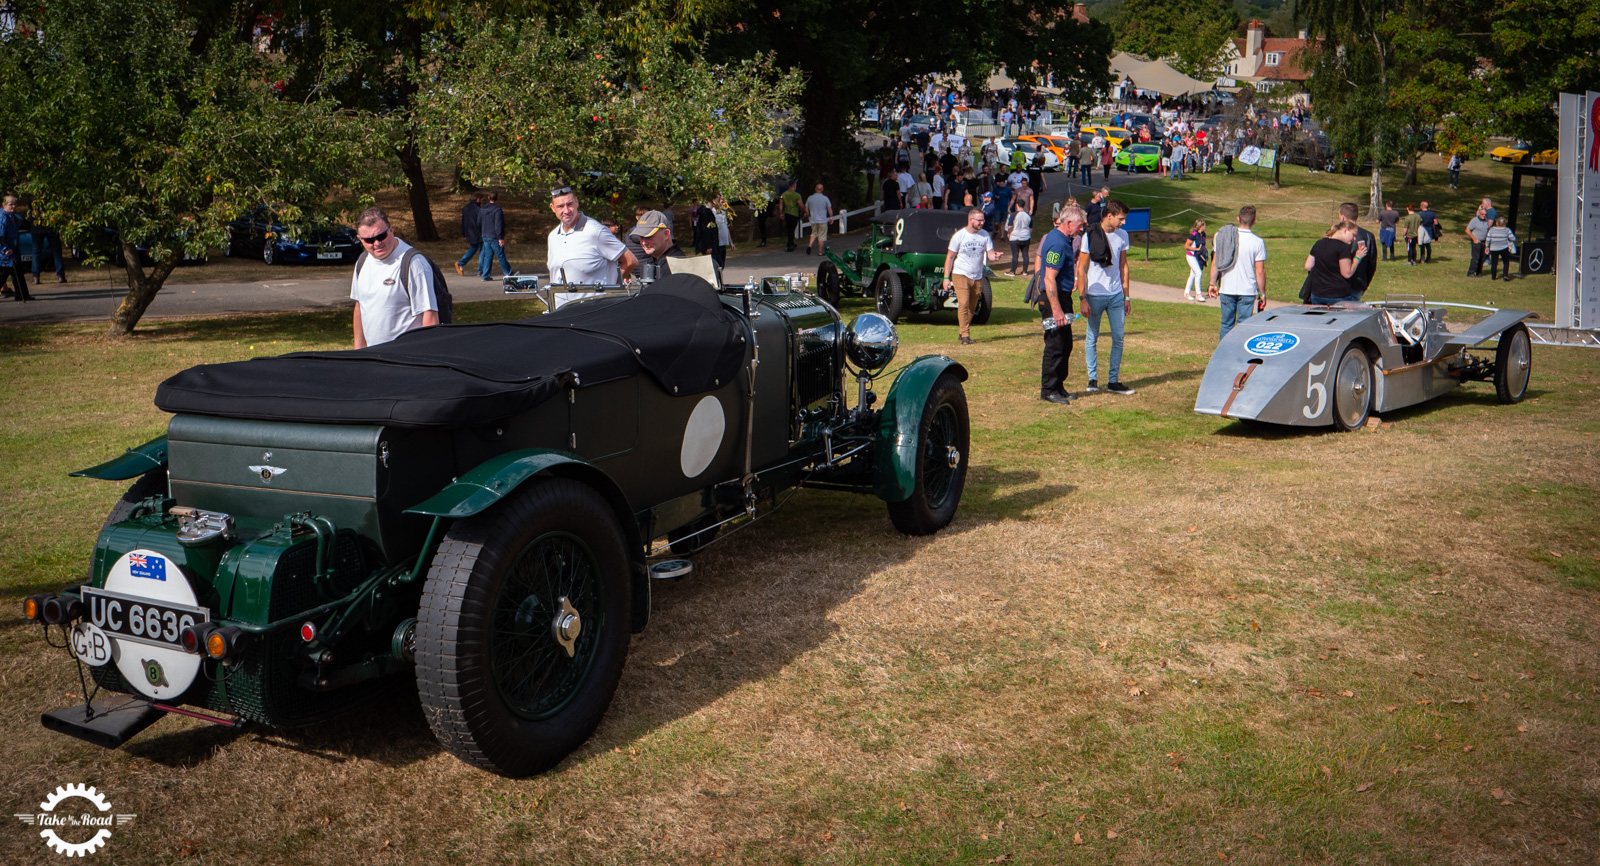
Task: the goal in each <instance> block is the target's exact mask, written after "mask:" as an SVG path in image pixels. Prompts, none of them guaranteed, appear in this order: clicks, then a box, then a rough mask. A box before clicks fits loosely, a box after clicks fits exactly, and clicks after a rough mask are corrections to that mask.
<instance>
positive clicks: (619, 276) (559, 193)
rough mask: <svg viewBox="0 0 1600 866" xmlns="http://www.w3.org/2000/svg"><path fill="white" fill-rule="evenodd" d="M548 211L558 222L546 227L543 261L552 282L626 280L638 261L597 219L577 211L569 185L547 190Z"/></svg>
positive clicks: (575, 282) (587, 282) (588, 282)
mask: <svg viewBox="0 0 1600 866" xmlns="http://www.w3.org/2000/svg"><path fill="white" fill-rule="evenodd" d="M550 210H552V211H554V212H555V215H556V219H558V220H560V221H561V224H560V225H558V226H556V227H555V228H554V229H551V230H550V246H549V253H548V255H547V256H546V259H545V264H546V265H547V266H548V267H549V269H550V282H551V283H552V284H561V283H572V284H577V283H581V284H585V285H602V286H614V285H617V284H618V283H621V282H622V281H623V280H624V279H627V277H628V275H629V274H631V273H632V272H633V269H634V267H635V266H637V265H638V264H639V262H638V260H637V259H635V258H634V257H633V253H630V252H628V248H627V247H625V246H623V245H622V241H620V240H618V239H617V236H616V235H614V234H612V233H611V232H610V231H609V230H608V229H607V228H606V227H605V226H603V225H601V224H600V222H599V220H593V219H590V218H588V217H586V216H584V215H583V213H582V212H581V211H579V210H578V195H577V193H575V192H573V191H572V187H570V186H563V187H557V188H556V189H553V190H551V191H550Z"/></svg>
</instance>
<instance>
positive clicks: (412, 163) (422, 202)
mask: <svg viewBox="0 0 1600 866" xmlns="http://www.w3.org/2000/svg"><path fill="white" fill-rule="evenodd" d="M403 26H404V32H405V49H404V50H405V51H406V52H408V53H409V54H410V55H411V58H410V59H411V61H412V62H413V63H416V64H421V63H422V22H421V21H419V20H417V19H415V18H407V19H406V21H405V24H404V25H403ZM408 65H409V64H408ZM416 93H417V85H416V83H415V82H414V81H413V80H412V79H411V78H410V77H406V78H404V79H402V83H401V85H400V102H401V110H402V112H404V114H405V116H406V118H407V120H406V143H405V146H404V147H402V148H400V169H401V170H402V171H404V172H405V175H406V197H407V198H408V199H410V201H411V219H412V221H413V222H414V223H415V224H416V228H415V229H414V231H415V233H416V237H415V238H414V239H415V240H419V241H436V240H438V239H439V229H438V228H437V227H435V226H434V224H433V208H432V207H431V206H430V205H429V204H428V184H427V181H425V180H423V177H422V158H421V157H420V156H418V155H417V129H416V126H415V123H416V120H415V119H414V118H412V117H411V116H410V115H411V105H412V102H413V101H414V99H415V97H416Z"/></svg>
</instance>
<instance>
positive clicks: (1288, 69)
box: [1217, 21, 1311, 91]
mask: <svg viewBox="0 0 1600 866" xmlns="http://www.w3.org/2000/svg"><path fill="white" fill-rule="evenodd" d="M1305 37H1306V34H1305V31H1304V30H1302V31H1300V36H1299V37H1297V38H1293V39H1284V38H1277V37H1272V38H1269V37H1268V36H1267V28H1266V25H1264V24H1262V23H1261V22H1260V21H1251V22H1250V23H1249V25H1248V26H1246V27H1245V37H1244V38H1243V39H1229V40H1228V41H1227V42H1226V43H1224V44H1223V46H1222V59H1223V60H1224V61H1226V62H1227V65H1228V69H1227V72H1225V73H1223V74H1222V75H1221V76H1219V77H1218V78H1217V84H1218V85H1220V86H1222V87H1229V88H1232V87H1239V86H1242V85H1245V84H1249V85H1252V86H1254V87H1255V88H1256V89H1257V90H1271V89H1274V88H1278V87H1288V88H1291V89H1292V90H1295V91H1303V90H1304V89H1305V82H1306V79H1307V78H1309V77H1310V76H1311V69H1310V66H1311V64H1310V60H1309V58H1308V57H1306V53H1305V52H1306V38H1305Z"/></svg>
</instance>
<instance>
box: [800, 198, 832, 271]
mask: <svg viewBox="0 0 1600 866" xmlns="http://www.w3.org/2000/svg"><path fill="white" fill-rule="evenodd" d="M806 219H808V220H810V221H811V240H809V241H806V255H808V256H809V255H811V247H812V245H815V246H816V248H817V255H819V256H820V255H822V248H823V246H824V245H826V244H827V243H828V220H831V219H833V200H832V199H830V198H828V197H827V196H826V195H824V194H823V193H822V184H820V183H819V184H817V189H816V192H813V193H812V194H811V197H810V198H807V199H806Z"/></svg>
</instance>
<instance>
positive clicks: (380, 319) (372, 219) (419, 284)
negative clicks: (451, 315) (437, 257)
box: [350, 207, 439, 349]
mask: <svg viewBox="0 0 1600 866" xmlns="http://www.w3.org/2000/svg"><path fill="white" fill-rule="evenodd" d="M356 237H357V238H360V239H361V245H362V246H363V247H365V248H366V251H367V255H366V256H365V257H364V258H362V259H360V260H358V261H357V262H356V270H355V273H354V274H353V275H352V276H351V278H350V298H351V299H352V300H354V301H355V302H356V311H355V315H354V316H353V326H354V328H355V347H356V348H357V349H364V348H366V347H368V346H376V345H378V344H379V343H387V342H389V341H390V340H393V339H394V338H395V337H398V336H400V335H401V334H404V333H405V332H407V331H409V330H412V329H413V328H425V327H427V326H429V325H437V324H439V302H438V299H437V298H436V297H435V296H434V293H433V266H432V265H430V264H428V260H427V259H426V258H424V257H423V256H420V255H416V256H412V257H411V263H410V268H409V271H410V272H409V273H407V274H405V275H402V274H401V273H400V265H401V263H402V262H403V261H404V260H405V258H406V251H407V250H409V249H411V245H410V244H408V243H406V242H405V241H403V240H400V239H399V238H397V237H395V235H394V229H392V228H390V227H389V215H388V214H386V213H384V212H383V209H382V208H375V207H370V208H367V209H366V210H364V211H362V212H361V216H359V217H357V218H356Z"/></svg>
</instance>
